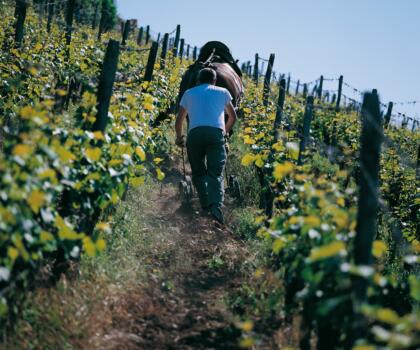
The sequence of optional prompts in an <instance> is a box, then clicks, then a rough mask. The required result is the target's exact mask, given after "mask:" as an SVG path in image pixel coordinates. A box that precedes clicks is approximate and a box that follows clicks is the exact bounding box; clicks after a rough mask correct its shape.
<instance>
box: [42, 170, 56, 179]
mask: <svg viewBox="0 0 420 350" xmlns="http://www.w3.org/2000/svg"><path fill="white" fill-rule="evenodd" d="M39 178H40V179H50V180H53V181H54V180H56V179H57V176H56V173H55V170H54V169H51V168H48V169H45V170H43V171H41V172H40V173H39Z"/></svg>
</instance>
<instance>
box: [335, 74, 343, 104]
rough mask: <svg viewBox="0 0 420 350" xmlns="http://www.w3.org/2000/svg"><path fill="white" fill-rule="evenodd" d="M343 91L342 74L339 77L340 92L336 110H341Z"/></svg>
mask: <svg viewBox="0 0 420 350" xmlns="http://www.w3.org/2000/svg"><path fill="white" fill-rule="evenodd" d="M342 92H343V76H342V75H340V78H339V79H338V94H337V101H336V105H335V111H336V112H338V111H339V110H340V103H341V94H342Z"/></svg>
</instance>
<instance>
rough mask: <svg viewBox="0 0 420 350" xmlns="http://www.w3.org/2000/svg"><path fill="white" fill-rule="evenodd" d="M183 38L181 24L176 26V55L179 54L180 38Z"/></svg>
mask: <svg viewBox="0 0 420 350" xmlns="http://www.w3.org/2000/svg"><path fill="white" fill-rule="evenodd" d="M180 39H181V25H179V24H178V25H177V26H176V34H175V42H174V47H173V49H172V52H173V55H174V57H176V56H178V46H179V40H180Z"/></svg>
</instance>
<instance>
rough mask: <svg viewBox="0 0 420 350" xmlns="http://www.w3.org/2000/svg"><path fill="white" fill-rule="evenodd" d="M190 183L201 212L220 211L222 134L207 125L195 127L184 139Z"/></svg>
mask: <svg viewBox="0 0 420 350" xmlns="http://www.w3.org/2000/svg"><path fill="white" fill-rule="evenodd" d="M187 151H188V159H189V161H190V164H191V170H192V180H193V183H194V186H195V188H196V189H197V192H198V196H199V199H200V204H201V207H202V208H203V209H210V208H211V207H216V208H221V207H222V203H223V197H224V186H223V170H224V167H225V164H226V149H225V138H224V134H223V131H222V130H221V129H218V128H214V127H210V126H200V127H196V128H194V129H192V130H190V132H189V133H188V137H187Z"/></svg>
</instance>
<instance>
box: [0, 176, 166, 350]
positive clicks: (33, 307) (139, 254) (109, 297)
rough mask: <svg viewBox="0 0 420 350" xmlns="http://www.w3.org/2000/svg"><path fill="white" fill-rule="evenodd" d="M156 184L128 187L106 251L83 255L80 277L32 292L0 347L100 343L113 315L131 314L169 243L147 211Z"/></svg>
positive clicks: (46, 348) (49, 348) (45, 349)
mask: <svg viewBox="0 0 420 350" xmlns="http://www.w3.org/2000/svg"><path fill="white" fill-rule="evenodd" d="M158 188H159V186H158V185H157V184H156V183H154V182H152V181H148V182H147V185H146V186H143V187H140V188H138V189H134V190H130V192H129V195H128V198H127V200H126V201H125V202H123V203H121V204H120V205H119V207H118V208H117V210H116V212H115V214H114V216H113V218H112V227H113V229H112V233H111V234H109V236H108V237H107V249H106V250H105V252H104V253H103V254H101V255H100V256H98V257H95V258H87V257H83V259H82V260H81V262H80V268H79V269H80V276H79V278H78V279H76V280H74V281H69V280H67V279H62V280H61V281H60V283H59V284H58V285H57V286H56V287H55V288H40V289H37V290H36V291H34V292H32V293H31V294H30V295H29V296H28V299H27V302H26V306H25V307H24V310H25V311H24V313H23V315H22V317H21V320H20V321H18V323H17V325H16V329H15V332H14V334H13V335H11V336H9V338H8V339H6V341H5V342H4V343H3V344H0V349H8V350H18V349H19V350H20V349H27V350H32V349H33V350H35V349H42V350H57V349H95V348H99V347H100V346H101V345H100V344H102V341H103V338H104V337H105V335H106V333H107V331H108V330H109V329H110V328H111V327H115V326H114V325H113V324H114V323H115V321H116V320H118V319H120V320H124V318H125V314H129V312H130V308H131V306H132V305H131V303H135V301H134V300H133V299H137V298H138V300H141V298H142V296H141V295H139V292H138V291H140V290H142V288H141V286H142V285H143V284H146V283H147V281H146V273H147V270H148V268H149V266H151V264H150V261H151V259H153V254H159V251H161V250H165V247H164V246H165V244H167V243H168V242H167V239H166V238H165V237H164V235H163V234H162V232H164V231H163V227H162V228H161V229H160V228H159V226H157V227H156V222H151V221H150V217H149V216H148V215H147V212H146V211H147V208H148V205H149V204H150V202H151V200H152V198H151V196H152V194H153V193H156V192H157V191H158ZM140 208H142V209H145V210H143V211H140V210H139V209H140ZM121 301H124V302H123V303H121ZM130 305H131V306H130ZM121 326H122V325H121ZM92 335H95V336H94V337H92Z"/></svg>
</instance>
